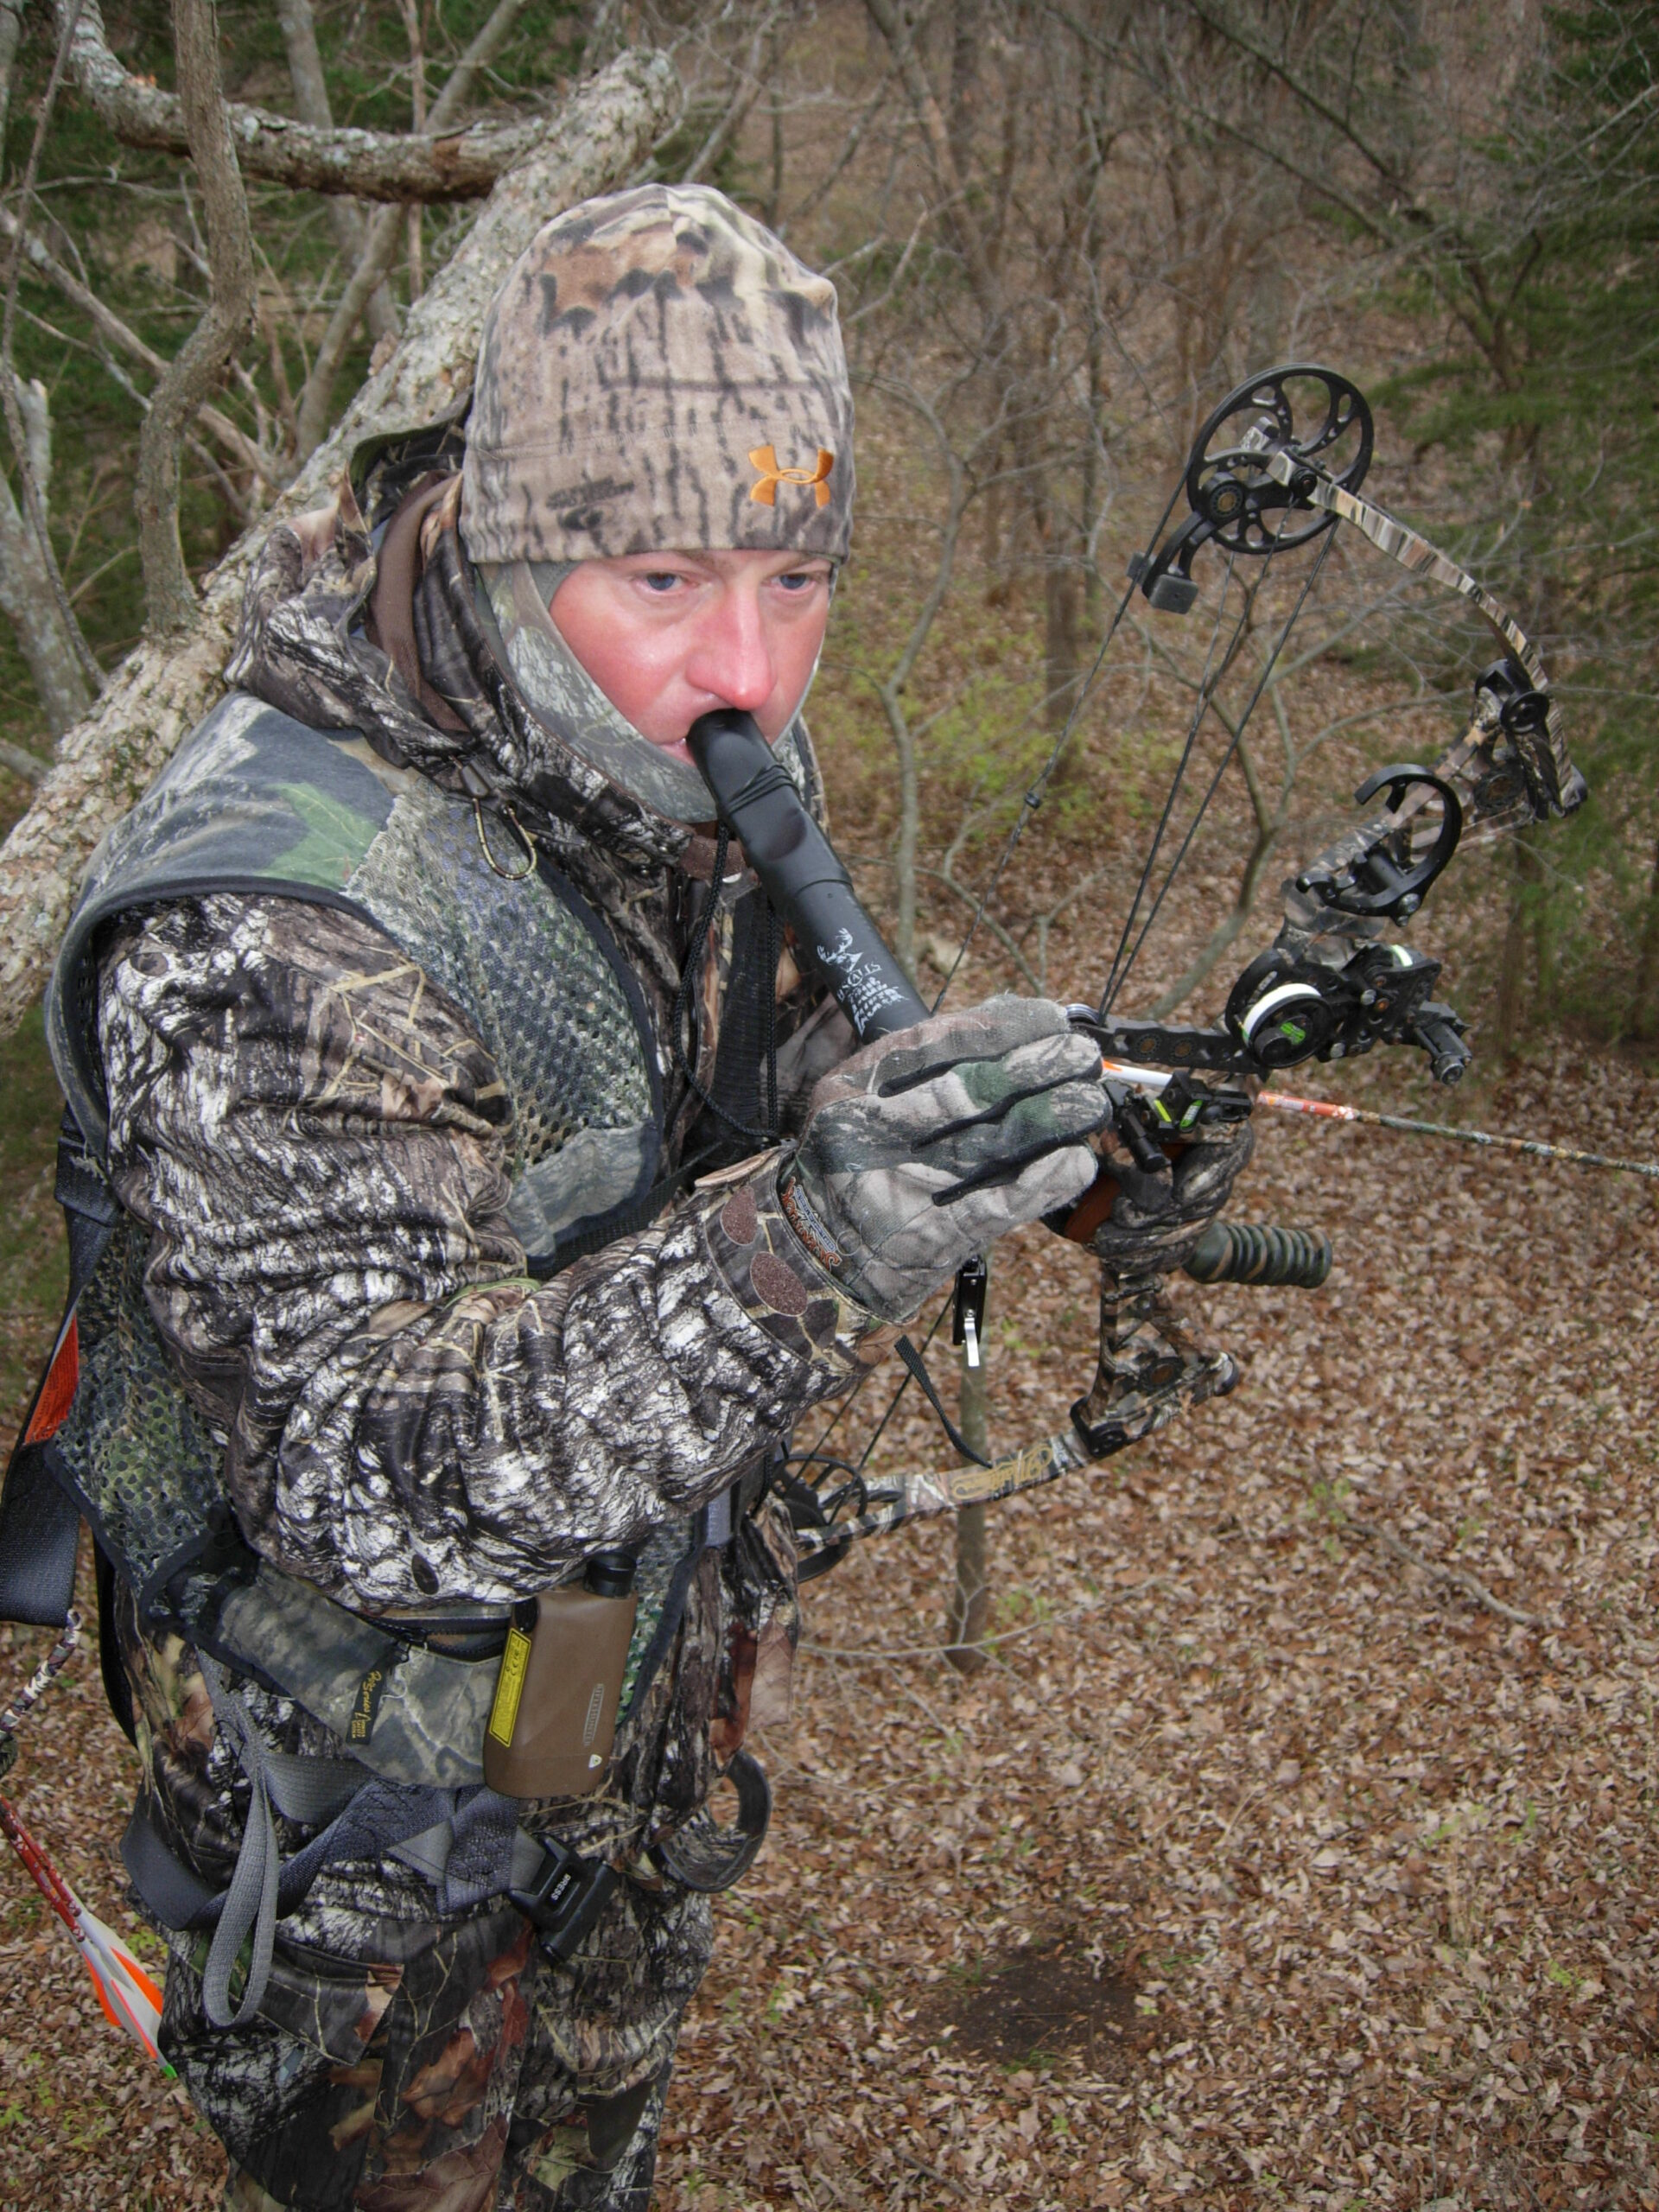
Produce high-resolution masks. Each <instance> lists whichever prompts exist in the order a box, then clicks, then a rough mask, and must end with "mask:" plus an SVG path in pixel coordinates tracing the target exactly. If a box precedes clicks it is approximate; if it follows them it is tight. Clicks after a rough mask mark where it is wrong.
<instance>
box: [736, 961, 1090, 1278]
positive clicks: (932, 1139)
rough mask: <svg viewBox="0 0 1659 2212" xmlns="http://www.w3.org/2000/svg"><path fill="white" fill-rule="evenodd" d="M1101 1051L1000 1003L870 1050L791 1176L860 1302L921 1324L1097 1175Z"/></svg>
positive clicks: (841, 1086) (785, 1192) (819, 1112)
mask: <svg viewBox="0 0 1659 2212" xmlns="http://www.w3.org/2000/svg"><path fill="white" fill-rule="evenodd" d="M1109 1110H1110V1108H1109V1102H1108V1100H1107V1096H1106V1093H1105V1090H1104V1088H1103V1085H1102V1084H1101V1081H1100V1054H1099V1051H1098V1049H1097V1047H1096V1046H1094V1045H1092V1044H1091V1043H1090V1041H1089V1039H1087V1038H1086V1037H1080V1036H1078V1035H1077V1034H1076V1033H1075V1032H1074V1031H1073V1030H1072V1029H1071V1027H1070V1026H1069V1025H1068V1023H1067V1021H1066V1018H1065V1013H1064V1011H1063V1010H1062V1008H1060V1007H1058V1006H1056V1005H1054V1004H1052V1001H1049V1000H1046V999H1016V998H995V999H988V1000H987V1001H986V1002H985V1004H984V1005H983V1006H979V1007H970V1008H969V1010H968V1011H967V1012H965V1013H963V1014H936V1015H934V1016H933V1018H932V1019H931V1020H928V1021H918V1023H917V1024H916V1025H915V1027H913V1028H910V1029H904V1030H900V1031H899V1033H897V1034H896V1035H894V1036H892V1037H887V1038H884V1039H881V1040H880V1042H879V1043H877V1044H874V1045H867V1046H865V1047H864V1049H863V1050H862V1051H861V1052H855V1053H854V1054H853V1055H852V1057H851V1058H850V1059H847V1060H843V1061H842V1064H841V1065H840V1066H839V1067H838V1068H836V1069H834V1070H833V1071H831V1072H830V1073H829V1075H827V1076H825V1077H823V1079H822V1081H821V1082H819V1084H817V1087H816V1088H815V1090H813V1092H812V1096H811V1099H810V1103H809V1107H808V1113H807V1122H806V1127H805V1129H804V1132H803V1134H802V1137H801V1143H800V1149H799V1151H798V1153H797V1154H796V1157H795V1160H794V1161H793V1163H792V1164H791V1166H790V1167H789V1168H788V1169H787V1170H786V1171H785V1173H784V1175H783V1176H782V1177H781V1178H780V1179H779V1194H780V1198H781V1200H782V1204H783V1208H784V1211H785V1214H786V1215H787V1217H788V1219H789V1224H790V1226H791V1228H792V1229H793V1230H794V1231H795V1234H796V1235H797V1236H798V1237H799V1238H800V1241H801V1243H803V1244H804V1246H805V1248H806V1249H807V1250H808V1251H809V1252H810V1254H811V1255H812V1257H813V1258H814V1259H815V1260H816V1261H817V1262H818V1264H819V1266H820V1267H822V1268H824V1269H825V1270H826V1272H827V1273H829V1274H831V1275H833V1276H834V1277H835V1279H836V1281H837V1282H838V1283H840V1284H841V1285H842V1287H843V1288H844V1289H845V1290H846V1292H847V1294H848V1295H849V1297H850V1298H853V1299H855V1300H857V1302H858V1303H859V1304H860V1305H861V1306H866V1307H868V1309H869V1310H870V1311H871V1312H872V1313H879V1314H880V1316H881V1318H882V1319H884V1320H887V1321H902V1320H906V1319H909V1317H910V1316H911V1315H912V1313H915V1311H916V1309H917V1307H918V1306H919V1305H920V1304H921V1302H922V1300H923V1299H925V1297H926V1296H927V1294H928V1293H929V1291H931V1290H932V1289H933V1288H935V1287H936V1286H938V1284H940V1283H944V1282H946V1281H949V1280H950V1277H951V1276H952V1275H953V1274H955V1273H956V1271H957V1268H959V1267H960V1266H961V1265H962V1262H963V1261H964V1260H966V1259H968V1258H969V1256H970V1255H972V1254H973V1253H976V1252H982V1251H984V1250H985V1249H986V1248H987V1247H988V1245H989V1244H991V1243H993V1242H994V1241H995V1239H996V1238H997V1237H999V1236H1001V1235H1003V1233H1004V1232H1005V1231H1006V1230H1010V1229H1016V1228H1018V1227H1019V1226H1020V1224H1021V1223H1023V1222H1027V1221H1034V1220H1036V1219H1037V1218H1038V1217H1039V1215H1042V1214H1045V1213H1048V1212H1052V1211H1053V1209H1054V1208H1055V1207H1057V1206H1064V1205H1069V1204H1071V1203H1072V1202H1073V1201H1075V1199H1076V1198H1077V1196H1078V1194H1079V1193H1080V1192H1083V1191H1085V1190H1086V1189H1087V1188H1088V1187H1089V1185H1090V1183H1091V1182H1092V1181H1093V1179H1094V1174H1095V1166H1096V1162H1095V1156H1094V1154H1093V1153H1092V1152H1090V1149H1089V1147H1088V1146H1087V1145H1086V1144H1084V1143H1083V1142H1082V1141H1081V1140H1082V1139H1083V1138H1084V1136H1085V1135H1087V1134H1088V1133H1089V1132H1090V1130H1091V1129H1096V1128H1099V1127H1100V1125H1101V1123H1102V1122H1103V1119H1104V1118H1105V1116H1106V1115H1107V1114H1108V1113H1109Z"/></svg>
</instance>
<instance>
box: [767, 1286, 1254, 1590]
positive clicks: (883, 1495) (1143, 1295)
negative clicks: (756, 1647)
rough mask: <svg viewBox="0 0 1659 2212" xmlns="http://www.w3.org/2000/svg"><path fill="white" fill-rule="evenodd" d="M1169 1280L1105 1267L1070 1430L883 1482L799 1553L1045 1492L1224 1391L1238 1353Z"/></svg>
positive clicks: (801, 1542) (813, 1533)
mask: <svg viewBox="0 0 1659 2212" xmlns="http://www.w3.org/2000/svg"><path fill="white" fill-rule="evenodd" d="M1165 1280H1166V1279H1165V1277H1164V1276H1162V1275H1141V1276H1129V1275H1121V1274H1117V1273H1116V1271H1114V1270H1113V1269H1111V1268H1108V1267H1105V1266H1103V1267H1102V1268H1101V1273H1100V1345H1099V1357H1098V1363H1097V1364H1096V1370H1095V1380H1094V1383H1093V1385H1092V1387H1091V1388H1090V1391H1089V1393H1088V1395H1087V1396H1086V1397H1083V1398H1080V1399H1078V1401H1077V1404H1076V1405H1075V1406H1073V1408H1071V1427H1069V1428H1065V1429H1060V1430H1058V1431H1057V1432H1056V1433H1055V1434H1053V1435H1052V1436H1048V1437H1045V1438H1043V1439H1041V1440H1039V1442H1037V1443H1034V1444H1028V1445H1027V1446H1025V1447H1024V1449H1023V1450H1021V1451H1019V1452H1011V1453H1009V1454H1008V1456H1007V1458H1006V1459H997V1460H994V1461H993V1462H992V1464H991V1465H989V1466H988V1467H974V1466H966V1467H951V1468H948V1469H944V1470H943V1471H939V1472H938V1473H932V1474H912V1475H902V1476H899V1477H898V1478H896V1479H895V1480H893V1482H890V1483H884V1484H881V1486H880V1488H879V1489H874V1490H873V1491H871V1493H870V1496H869V1499H868V1503H867V1505H866V1507H865V1510H863V1511H862V1512H861V1513H859V1514H856V1515H853V1516H849V1518H848V1519H846V1520H844V1521H835V1522H829V1523H828V1524H827V1525H826V1526H824V1527H823V1528H818V1529H801V1530H799V1531H798V1533H797V1535H796V1538H795V1544H796V1550H797V1554H798V1557H799V1558H800V1559H802V1560H807V1559H810V1558H813V1557H815V1556H816V1555H817V1554H818V1553H820V1552H826V1551H835V1552H839V1551H841V1550H842V1549H844V1548H845V1547H846V1546H847V1545H848V1544H849V1543H850V1542H851V1541H854V1540H855V1538H860V1537H864V1536H880V1535H886V1534H887V1532H888V1530H890V1529H898V1528H901V1527H902V1526H903V1525H904V1523H905V1522H906V1521H917V1520H922V1519H925V1518H926V1517H927V1516H931V1515H932V1514H936V1513H956V1512H959V1511H960V1510H961V1509H962V1508H963V1506H964V1505H994V1504H996V1503H999V1502H1000V1501H1001V1499H1003V1498H1005V1497H1014V1496H1015V1494H1016V1493H1017V1492H1019V1491H1027V1490H1038V1489H1040V1488H1041V1487H1042V1486H1043V1485H1044V1484H1046V1483H1052V1482H1054V1481H1056V1480H1058V1478H1059V1477H1060V1476H1062V1475H1069V1474H1071V1473H1073V1472H1075V1471H1076V1470H1077V1469H1078V1468H1079V1467H1086V1466H1089V1465H1092V1464H1093V1463H1094V1462H1095V1461H1096V1460H1100V1459H1109V1458H1110V1457H1111V1455H1112V1454H1113V1453H1114V1452H1121V1451H1122V1449H1123V1447H1124V1446H1125V1445H1128V1444H1139V1443H1140V1442H1141V1441H1142V1440H1143V1439H1145V1438H1146V1437H1148V1436H1152V1435H1154V1434H1155V1433H1157V1431H1158V1430H1159V1429H1160V1428H1163V1427H1166V1425H1167V1424H1168V1423H1169V1422H1170V1421H1173V1420H1174V1419H1175V1417H1176V1415H1177V1414H1180V1413H1183V1412H1185V1409H1186V1408H1187V1407H1188V1406H1192V1405H1201V1404H1203V1402H1205V1399H1206V1398H1217V1397H1224V1396H1225V1395H1226V1394H1227V1393H1228V1392H1229V1391H1230V1389H1232V1388H1233V1386H1234V1384H1235V1383H1236V1381H1237V1379H1238V1372H1237V1370H1236V1367H1235V1365H1234V1363H1233V1361H1232V1359H1231V1358H1230V1357H1229V1355H1228V1354H1227V1353H1226V1352H1222V1351H1211V1350H1209V1349H1208V1348H1207V1347H1206V1346H1205V1345H1204V1344H1200V1343H1199V1341H1198V1338H1196V1337H1195V1336H1194V1335H1193V1334H1192V1332H1191V1330H1190V1329H1189V1328H1188V1327H1187V1325H1186V1324H1185V1322H1184V1321H1183V1320H1182V1319H1181V1318H1180V1316H1179V1314H1178V1313H1176V1312H1175V1311H1174V1309H1173V1307H1172V1306H1169V1305H1167V1304H1166V1301H1165V1299H1164V1296H1163V1284H1164V1281H1165Z"/></svg>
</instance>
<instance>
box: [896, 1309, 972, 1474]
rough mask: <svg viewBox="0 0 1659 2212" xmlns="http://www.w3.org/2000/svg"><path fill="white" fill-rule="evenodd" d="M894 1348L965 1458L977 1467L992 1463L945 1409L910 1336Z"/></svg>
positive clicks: (941, 1424) (903, 1338) (900, 1339)
mask: <svg viewBox="0 0 1659 2212" xmlns="http://www.w3.org/2000/svg"><path fill="white" fill-rule="evenodd" d="M893 1350H894V1351H896V1352H897V1353H898V1355H899V1358H900V1359H902V1360H903V1361H904V1363H905V1365H906V1367H907V1368H908V1369H909V1370H910V1373H911V1379H912V1382H914V1383H916V1384H917V1386H918V1388H919V1389H920V1391H921V1394H922V1395H923V1396H924V1397H925V1399H926V1400H927V1402H928V1404H929V1405H930V1406H931V1407H932V1408H933V1410H934V1412H935V1413H936V1414H938V1417H939V1427H941V1428H942V1429H943V1430H944V1433H945V1434H946V1435H947V1436H948V1437H949V1438H950V1441H951V1443H952V1444H953V1445H954V1446H956V1448H957V1451H958V1452H961V1454H962V1456H963V1459H971V1460H972V1461H973V1463H974V1465H976V1467H988V1466H989V1465H991V1464H992V1463H991V1461H990V1460H988V1459H987V1458H986V1457H985V1455H984V1453H983V1452H976V1451H975V1449H974V1447H973V1446H972V1445H971V1444H970V1443H969V1441H968V1440H967V1438H966V1437H965V1436H964V1435H963V1433H962V1431H961V1430H960V1429H959V1428H958V1427H957V1425H956V1423H955V1421H952V1420H951V1418H950V1414H948V1413H946V1411H945V1410H944V1406H943V1404H942V1403H941V1402H940V1399H939V1394H938V1391H937V1390H936V1389H934V1387H933V1377H932V1376H931V1375H930V1374H929V1373H928V1371H927V1363H926V1361H925V1360H924V1359H923V1357H922V1355H921V1354H920V1352H918V1351H917V1349H916V1347H915V1345H914V1344H912V1342H911V1341H910V1338H908V1337H900V1338H899V1341H898V1343H897V1344H895V1345H894V1346H893Z"/></svg>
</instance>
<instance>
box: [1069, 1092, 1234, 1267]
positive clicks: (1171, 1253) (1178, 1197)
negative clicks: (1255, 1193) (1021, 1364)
mask: <svg viewBox="0 0 1659 2212" xmlns="http://www.w3.org/2000/svg"><path fill="white" fill-rule="evenodd" d="M1254 1149H1255V1130H1254V1129H1253V1128H1252V1127H1251V1126H1250V1124H1249V1122H1248V1121H1245V1122H1222V1123H1219V1124H1217V1125H1216V1126H1214V1127H1212V1128H1206V1129H1205V1132H1204V1134H1203V1135H1202V1136H1200V1137H1199V1138H1198V1139H1197V1140H1196V1141H1194V1142H1192V1143H1190V1144H1188V1145H1185V1147H1183V1148H1182V1150H1181V1151H1180V1152H1179V1154H1177V1155H1176V1157H1175V1160H1174V1164H1173V1171H1172V1173H1171V1177H1170V1187H1169V1203H1168V1204H1167V1205H1165V1206H1163V1208H1162V1209H1161V1210H1159V1211H1155V1210H1154V1208H1153V1207H1152V1206H1150V1205H1141V1204H1139V1203H1137V1200H1136V1198H1135V1196H1134V1195H1132V1192H1133V1191H1134V1188H1135V1183H1136V1181H1137V1179H1136V1178H1135V1175H1134V1173H1133V1171H1131V1170H1128V1168H1127V1164H1126V1161H1124V1160H1116V1159H1115V1156H1114V1154H1112V1153H1111V1152H1108V1154H1107V1155H1106V1157H1105V1158H1104V1159H1103V1160H1102V1161H1101V1163H1100V1167H1101V1173H1103V1174H1105V1175H1111V1174H1113V1173H1116V1171H1117V1169H1119V1168H1123V1169H1124V1173H1122V1177H1121V1182H1122V1185H1123V1187H1120V1189H1119V1191H1118V1193H1117V1196H1116V1198H1114V1199H1113V1201H1112V1205H1111V1210H1110V1211H1109V1213H1108V1214H1107V1216H1106V1217H1105V1219H1104V1220H1103V1222H1102V1223H1101V1224H1100V1225H1099V1227H1098V1228H1097V1229H1096V1230H1095V1231H1094V1233H1093V1234H1092V1235H1091V1236H1090V1238H1089V1249H1090V1251H1091V1252H1094V1253H1095V1254H1096V1255H1097V1256H1098V1257H1099V1258H1101V1259H1103V1260H1104V1261H1105V1262H1107V1264H1108V1265H1109V1266H1110V1267H1112V1268H1116V1270H1117V1272H1118V1274H1123V1275H1155V1274H1156V1275H1161V1274H1173V1272H1174V1270H1175V1269H1176V1268H1179V1267H1183V1266H1185V1263H1186V1262H1187V1261H1188V1260H1189V1259H1191V1257H1192V1253H1193V1251H1194V1249H1195V1248H1196V1247H1197V1244H1198V1239H1199V1237H1200V1236H1203V1234H1204V1232H1205V1230H1206V1229H1207V1228H1208V1227H1209V1225H1210V1224H1211V1221H1212V1220H1214V1218H1215V1217H1216V1216H1217V1214H1218V1213H1219V1212H1220V1211H1221V1210H1222V1208H1223V1207H1224V1205H1226V1203H1227V1201H1228V1199H1229V1198H1230V1197H1231V1195H1232V1189H1233V1184H1234V1181H1235V1179H1236V1177H1237V1175H1238V1173H1239V1171H1240V1169H1241V1168H1243V1166H1244V1164H1245V1162H1246V1161H1247V1160H1249V1156H1250V1154H1251V1153H1252V1151H1254ZM1162 1195H1163V1194H1162V1193H1161V1192H1160V1197H1161V1196H1162Z"/></svg>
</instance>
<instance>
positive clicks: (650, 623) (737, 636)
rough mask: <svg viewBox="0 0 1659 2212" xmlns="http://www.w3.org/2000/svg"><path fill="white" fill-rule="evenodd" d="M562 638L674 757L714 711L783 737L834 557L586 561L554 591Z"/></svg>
mask: <svg viewBox="0 0 1659 2212" xmlns="http://www.w3.org/2000/svg"><path fill="white" fill-rule="evenodd" d="M549 611H550V613H551V615H552V618H553V621H554V624H555V626H556V628H557V630H558V632H559V634H560V636H561V637H562V638H563V639H564V642H565V643H566V645H569V648H570V650H571V652H573V653H574V654H575V657H576V658H577V659H578V660H579V661H580V662H581V663H582V667H583V668H584V669H586V671H588V675H589V676H591V677H593V679H594V683H597V684H598V686H599V688H600V690H601V691H602V692H603V693H604V694H605V696H606V697H607V699H608V700H609V701H610V702H611V704H612V705H613V707H614V708H615V709H617V711H618V713H619V714H621V715H625V716H626V719H627V720H628V721H631V722H632V724H633V727H634V728H635V729H637V730H638V731H639V733H640V734H641V735H642V736H644V737H648V738H649V739H650V740H651V741H652V744H653V745H657V746H660V747H662V749H663V751H664V753H671V754H672V755H673V757H674V759H676V760H690V758H691V755H690V751H689V750H688V749H687V747H686V742H685V734H686V732H687V731H688V730H689V729H690V727H691V725H692V723H693V722H694V721H696V719H697V717H698V715H707V714H711V713H713V711H714V710H715V709H716V708H717V707H736V708H739V709H741V710H742V711H743V712H745V713H747V714H751V715H753V716H754V718H755V720H756V721H757V722H759V724H760V728H761V730H762V732H763V733H764V734H765V735H766V738H767V739H768V740H769V741H772V743H776V741H777V740H778V739H779V738H780V737H781V736H782V735H783V734H784V732H785V730H786V729H787V728H788V727H789V725H790V721H791V719H792V717H793V715H794V714H795V710H796V709H797V708H798V706H799V705H800V703H801V701H802V699H803V698H804V696H806V687H807V685H808V683H810V681H811V677H812V671H813V668H814V665H815V664H816V663H817V658H818V649H819V647H820V646H821V645H823V630H824V624H825V622H826V621H827V620H828V619H829V562H827V561H823V560H817V559H813V558H810V557H808V556H802V555H801V554H798V553H754V552H725V553H632V554H628V555H626V556H624V557H623V558H621V559H620V560H613V561H584V562H583V563H582V565H581V567H580V568H578V569H573V570H572V571H571V573H570V574H569V575H568V576H567V577H566V578H565V580H564V582H563V583H562V584H561V585H560V586H559V588H558V589H557V591H556V592H555V593H554V594H553V604H552V607H551V608H550V610H549Z"/></svg>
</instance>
